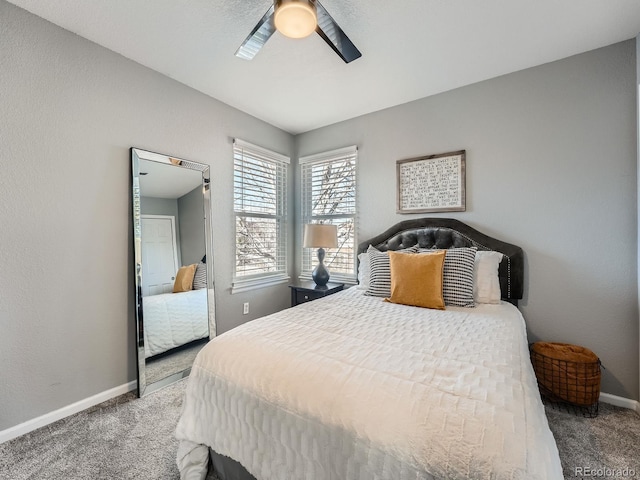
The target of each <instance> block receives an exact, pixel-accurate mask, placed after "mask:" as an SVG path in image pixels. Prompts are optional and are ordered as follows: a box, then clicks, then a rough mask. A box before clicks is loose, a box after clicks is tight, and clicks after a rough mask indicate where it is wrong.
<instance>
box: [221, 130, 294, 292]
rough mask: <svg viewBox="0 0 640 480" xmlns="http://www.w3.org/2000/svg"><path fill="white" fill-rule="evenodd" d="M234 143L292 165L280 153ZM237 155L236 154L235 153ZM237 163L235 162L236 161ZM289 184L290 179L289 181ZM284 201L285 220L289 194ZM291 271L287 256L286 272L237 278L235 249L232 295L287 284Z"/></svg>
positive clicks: (247, 144)
mask: <svg viewBox="0 0 640 480" xmlns="http://www.w3.org/2000/svg"><path fill="white" fill-rule="evenodd" d="M233 143H234V149H235V147H236V146H237V147H240V148H243V149H247V150H249V151H251V152H252V153H254V154H257V155H258V156H263V157H265V158H266V159H268V160H274V161H278V162H281V163H284V164H286V165H289V164H290V163H291V159H290V158H289V157H287V156H286V155H282V154H280V153H277V152H274V151H271V150H268V149H266V148H263V147H260V146H258V145H254V144H253V143H249V142H247V141H245V140H241V139H239V138H234V139H233ZM234 155H235V152H234ZM234 162H235V160H234ZM234 168H235V167H234ZM287 182H288V179H287ZM283 199H284V202H285V219H286V215H287V213H286V212H287V211H288V208H289V206H288V205H287V202H288V193H287V194H286V195H283ZM236 216H237V214H236V211H235V205H234V207H233V219H234V227H233V234H234V240H233V242H234V244H235V242H236V240H235V235H236V226H235V222H236ZM284 231H285V232H288V229H287V228H285V229H284ZM285 235H286V237H285V239H284V243H285V247H286V245H288V241H289V238H288V233H285ZM288 269H289V261H288V259H286V256H285V271H284V272H276V273H265V274H258V275H254V276H246V277H236V260H235V248H234V260H233V278H232V281H231V294H232V295H233V294H236V293H242V292H247V291H250V290H257V289H260V288H266V287H271V286H273V285H279V284H281V283H287V282H288V281H289V280H290V277H289V275H288V273H287V271H288Z"/></svg>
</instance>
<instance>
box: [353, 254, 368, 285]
mask: <svg viewBox="0 0 640 480" xmlns="http://www.w3.org/2000/svg"><path fill="white" fill-rule="evenodd" d="M358 260H360V265H358V286H357V287H356V288H358V289H359V290H366V289H367V287H369V277H370V276H371V263H370V262H369V254H368V253H367V252H364V253H361V254H359V255H358Z"/></svg>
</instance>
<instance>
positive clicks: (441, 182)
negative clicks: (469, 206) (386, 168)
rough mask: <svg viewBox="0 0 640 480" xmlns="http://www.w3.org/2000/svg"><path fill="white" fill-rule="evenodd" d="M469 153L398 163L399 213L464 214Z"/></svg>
mask: <svg viewBox="0 0 640 480" xmlns="http://www.w3.org/2000/svg"><path fill="white" fill-rule="evenodd" d="M465 157H466V151H465V150H459V151H457V152H448V153H440V154H437V155H427V156H425V157H418V158H408V159H405V160H398V161H396V177H397V195H396V197H397V206H398V208H397V213H430V212H464V211H465V209H466V205H465V160H466V158H465Z"/></svg>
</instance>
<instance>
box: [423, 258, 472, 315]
mask: <svg viewBox="0 0 640 480" xmlns="http://www.w3.org/2000/svg"><path fill="white" fill-rule="evenodd" d="M435 251H437V249H427V248H421V249H419V250H418V252H419V253H428V252H435ZM477 251H478V249H477V248H476V247H463V248H449V249H448V250H446V255H445V257H444V267H443V272H442V296H443V297H444V304H445V305H450V306H455V307H475V306H476V304H475V301H474V299H473V268H474V264H475V259H476V252H477Z"/></svg>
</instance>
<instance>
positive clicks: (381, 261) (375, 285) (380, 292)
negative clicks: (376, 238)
mask: <svg viewBox="0 0 640 480" xmlns="http://www.w3.org/2000/svg"><path fill="white" fill-rule="evenodd" d="M398 252H403V253H417V252H418V248H417V247H409V248H405V249H403V250H398ZM367 253H368V254H369V285H368V287H367V290H366V291H365V292H364V294H365V295H369V296H371V297H384V298H388V297H390V296H391V266H390V264H389V254H388V253H387V252H381V251H380V250H378V249H377V248H375V247H373V246H371V245H369V248H368V249H367Z"/></svg>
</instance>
